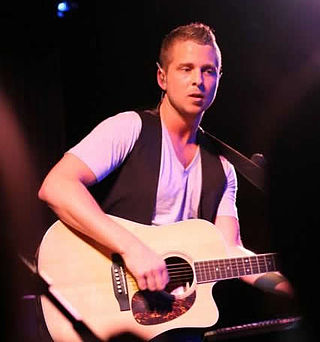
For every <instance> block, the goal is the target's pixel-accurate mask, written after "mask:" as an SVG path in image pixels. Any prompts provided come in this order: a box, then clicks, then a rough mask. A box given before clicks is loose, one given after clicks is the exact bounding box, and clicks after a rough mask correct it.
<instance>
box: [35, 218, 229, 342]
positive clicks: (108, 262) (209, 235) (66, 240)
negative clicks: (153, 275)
mask: <svg viewBox="0 0 320 342" xmlns="http://www.w3.org/2000/svg"><path fill="white" fill-rule="evenodd" d="M110 217H111V218H112V219H114V220H116V221H117V222H119V223H120V224H121V225H122V226H124V227H125V228H126V229H128V230H129V231H131V232H132V233H134V234H135V235H137V236H138V237H139V238H140V239H141V240H142V241H144V242H145V243H146V244H147V245H148V246H150V247H151V248H152V249H154V250H155V251H157V252H158V253H159V254H161V255H162V256H163V258H165V259H166V260H169V259H170V258H173V259H174V260H176V258H177V257H178V258H179V260H180V259H182V260H183V261H185V262H186V263H187V264H188V267H189V269H190V270H191V273H192V274H193V279H192V280H191V281H188V283H189V286H188V287H187V288H185V290H184V291H183V293H182V294H180V295H176V296H175V299H174V300H173V303H171V304H172V305H171V306H170V308H169V309H168V307H167V308H165V310H164V312H159V311H153V309H150V308H149V307H148V308H146V307H145V306H144V305H143V303H141V298H140V297H139V293H141V291H138V288H137V285H136V283H135V281H134V279H133V278H132V276H131V275H130V274H126V276H125V278H126V283H127V284H126V291H127V293H128V303H129V308H127V309H124V310H120V305H119V301H118V300H117V298H116V295H115V292H116V290H115V287H114V284H113V274H112V272H111V269H112V266H113V259H112V253H111V251H110V250H108V249H106V248H104V247H102V246H101V245H98V244H97V243H96V242H94V241H93V240H91V239H90V238H88V237H86V236H85V235H82V234H81V233H79V232H77V231H75V230H73V229H71V228H69V227H68V226H66V225H64V224H63V223H62V222H61V221H57V222H56V223H54V224H53V225H52V226H51V227H50V228H49V230H48V231H47V233H46V234H45V236H44V238H43V240H42V242H41V245H40V248H39V258H38V270H39V273H40V274H41V275H43V276H46V277H49V278H50V279H51V280H52V289H53V290H54V291H55V292H58V293H59V295H61V297H62V298H64V299H66V300H67V301H68V303H69V304H70V305H71V306H72V307H73V308H74V309H75V310H76V311H77V313H78V314H79V315H80V317H81V319H82V320H83V322H84V323H85V324H86V325H87V326H88V327H89V328H90V330H91V331H93V332H94V333H95V334H96V335H97V336H98V337H99V338H101V339H102V340H108V339H109V338H111V337H113V336H116V335H118V334H120V333H123V332H131V333H133V334H136V335H137V336H139V337H141V338H142V339H146V340H149V339H151V338H153V337H155V336H157V335H159V334H161V333H163V332H165V331H167V330H170V329H175V328H183V327H209V326H212V325H214V324H215V323H216V321H217V320H218V309H217V307H216V305H215V303H214V300H213V298H212V283H202V284H197V282H196V279H195V275H194V266H193V262H194V261H196V260H199V261H201V260H207V259H211V258H216V259H220V258H225V257H227V254H226V248H225V243H224V241H223V238H222V236H221V235H220V233H219V231H218V230H217V229H215V227H214V225H212V224H211V223H209V222H207V221H204V220H200V219H193V220H187V221H183V222H178V223H174V224H171V225H166V226H161V227H150V226H146V225H142V224H137V223H133V222H131V221H128V220H124V219H120V218H117V217H114V216H110ZM170 279H171V277H170ZM170 283H171V280H170ZM171 297H172V296H171ZM41 304H42V309H43V313H44V318H45V322H46V325H47V327H48V330H49V332H50V335H51V337H52V338H53V340H54V341H72V342H76V341H82V340H81V338H80V336H79V335H78V333H77V332H76V331H75V330H74V329H73V327H72V325H71V324H70V322H69V321H68V320H67V319H66V318H65V317H64V316H63V315H62V314H61V313H60V311H59V310H58V309H57V308H56V307H55V306H54V305H53V304H52V303H51V302H50V301H49V300H48V299H47V298H46V297H45V296H42V298H41ZM160 311H161V310H160Z"/></svg>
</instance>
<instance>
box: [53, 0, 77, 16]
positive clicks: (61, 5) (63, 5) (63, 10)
mask: <svg viewBox="0 0 320 342" xmlns="http://www.w3.org/2000/svg"><path fill="white" fill-rule="evenodd" d="M76 8H78V4H77V2H75V1H69V0H65V1H59V2H58V3H57V16H58V17H59V18H63V17H64V16H65V15H66V14H67V13H68V12H71V11H72V10H74V9H76Z"/></svg>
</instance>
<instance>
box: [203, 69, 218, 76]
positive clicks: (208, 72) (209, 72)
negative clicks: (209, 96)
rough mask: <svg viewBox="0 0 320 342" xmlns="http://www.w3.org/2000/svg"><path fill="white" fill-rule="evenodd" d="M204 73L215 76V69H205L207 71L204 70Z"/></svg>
mask: <svg viewBox="0 0 320 342" xmlns="http://www.w3.org/2000/svg"><path fill="white" fill-rule="evenodd" d="M205 72H206V73H207V74H209V75H216V74H217V70H216V69H207V70H205Z"/></svg>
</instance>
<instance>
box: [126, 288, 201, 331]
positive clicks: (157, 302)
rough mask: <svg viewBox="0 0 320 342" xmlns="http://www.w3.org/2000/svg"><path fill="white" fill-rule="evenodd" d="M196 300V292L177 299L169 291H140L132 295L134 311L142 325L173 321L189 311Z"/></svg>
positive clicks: (136, 318)
mask: <svg viewBox="0 0 320 342" xmlns="http://www.w3.org/2000/svg"><path fill="white" fill-rule="evenodd" d="M195 300H196V292H193V293H191V294H190V295H189V296H188V297H186V298H183V299H175V297H174V296H172V295H170V294H168V293H167V292H164V291H161V292H157V293H152V292H149V291H139V292H137V293H135V295H134V296H133V297H132V313H133V316H134V318H135V320H136V321H137V322H138V323H140V324H142V325H153V324H159V323H165V322H168V321H171V320H173V319H175V318H177V317H179V316H181V315H183V314H184V313H185V312H187V311H188V310H189V309H190V308H191V306H192V305H193V303H194V302H195Z"/></svg>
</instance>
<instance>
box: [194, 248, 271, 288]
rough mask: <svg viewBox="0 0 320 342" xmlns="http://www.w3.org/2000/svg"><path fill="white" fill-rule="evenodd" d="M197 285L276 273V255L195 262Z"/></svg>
mask: <svg viewBox="0 0 320 342" xmlns="http://www.w3.org/2000/svg"><path fill="white" fill-rule="evenodd" d="M194 266H195V273H196V278H197V283H207V282H212V281H218V280H223V279H231V278H238V277H241V276H244V275H250V274H257V273H265V272H272V271H277V270H278V266H277V260H276V254H274V253H268V254H259V255H254V256H249V257H240V258H230V259H217V260H209V261H196V262H195V263H194Z"/></svg>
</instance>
